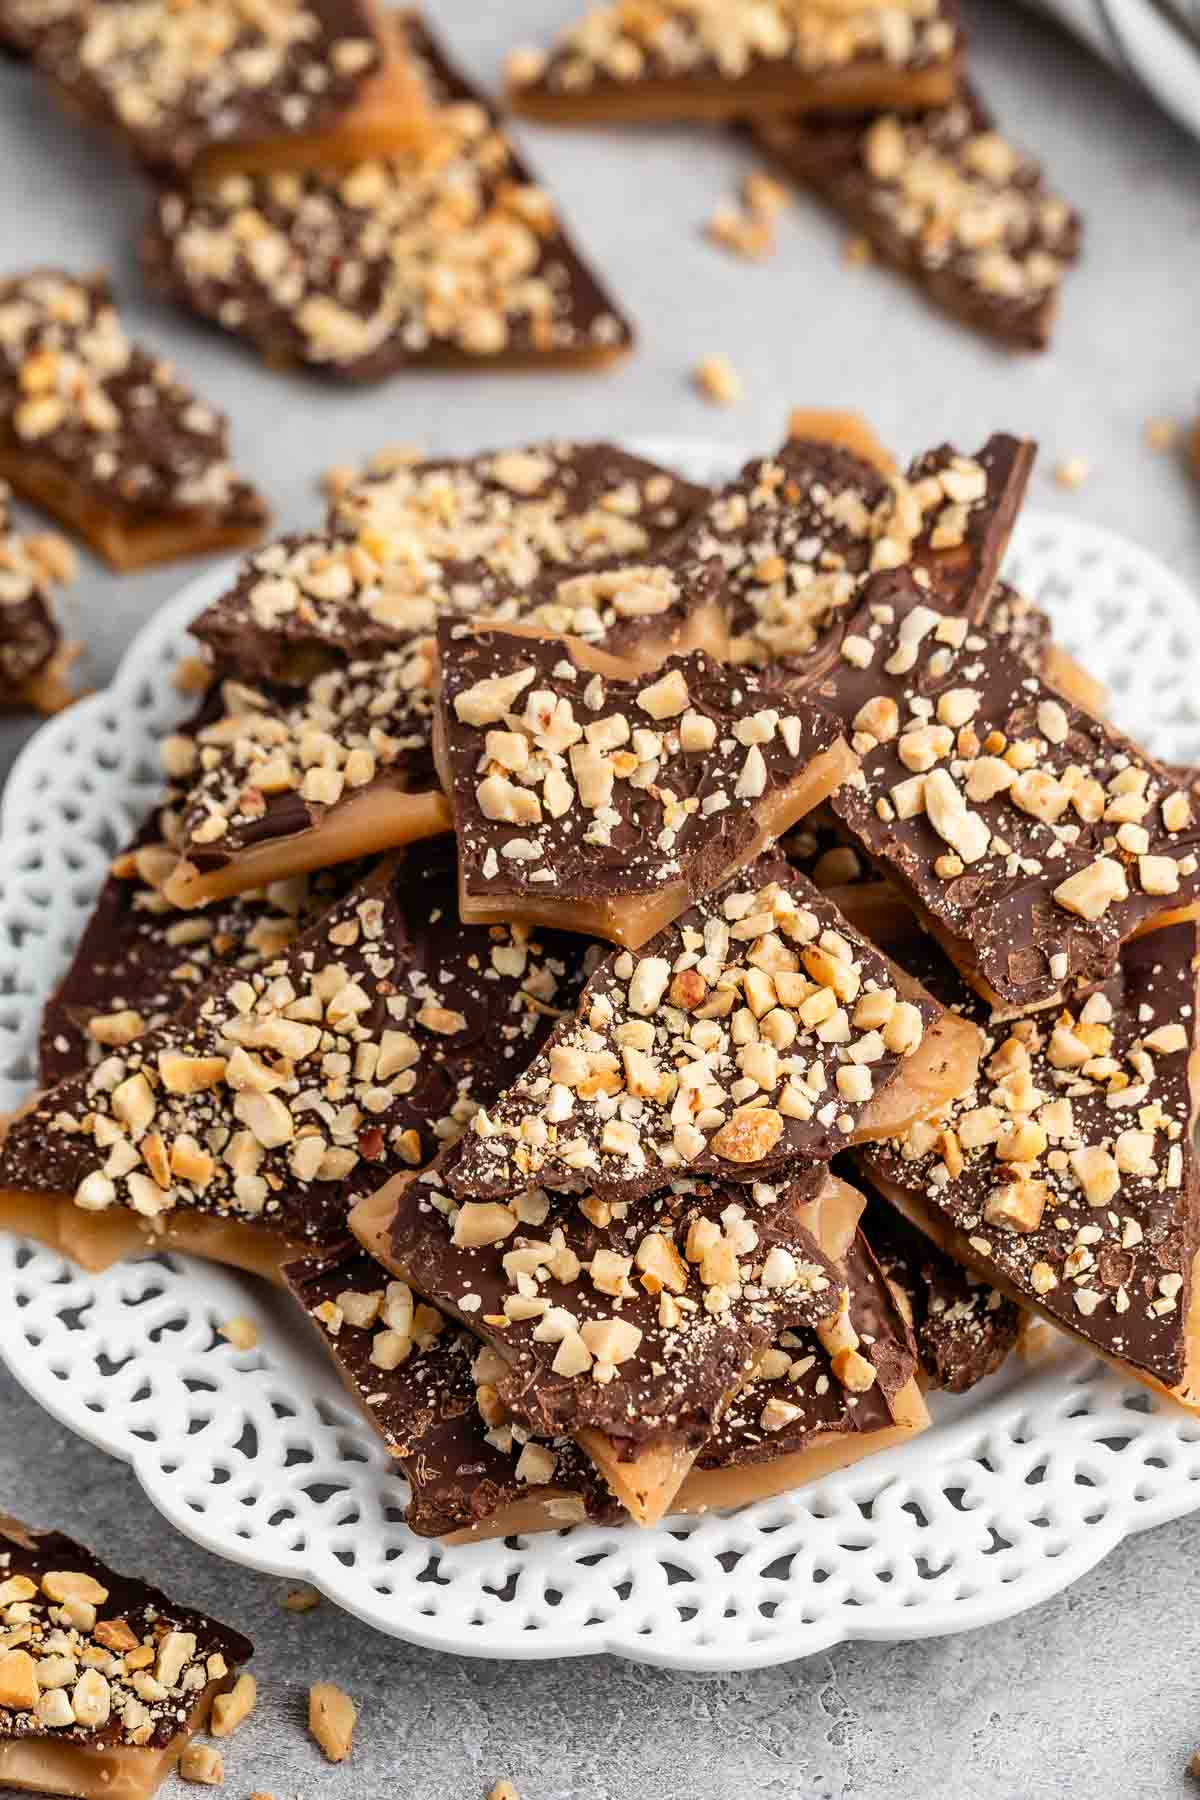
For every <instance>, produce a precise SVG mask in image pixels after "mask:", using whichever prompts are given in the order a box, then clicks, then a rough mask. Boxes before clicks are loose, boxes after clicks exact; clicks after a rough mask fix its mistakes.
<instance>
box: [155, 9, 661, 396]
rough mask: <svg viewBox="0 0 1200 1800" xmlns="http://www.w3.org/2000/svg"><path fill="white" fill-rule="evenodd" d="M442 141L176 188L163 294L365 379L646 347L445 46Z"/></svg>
mask: <svg viewBox="0 0 1200 1800" xmlns="http://www.w3.org/2000/svg"><path fill="white" fill-rule="evenodd" d="M424 54H425V61H426V62H427V63H428V64H429V65H430V67H431V68H432V69H433V71H434V77H435V79H436V83H437V87H438V93H439V96H445V100H446V103H445V104H441V105H439V106H438V108H437V111H436V117H435V120H434V124H433V128H432V129H431V131H430V132H429V134H428V135H427V136H426V135H425V134H422V135H421V136H420V137H419V139H418V141H417V143H415V144H414V146H413V147H412V148H411V149H410V150H408V151H405V152H402V153H397V154H396V155H394V156H389V157H373V158H371V159H370V160H368V161H365V162H361V163H357V164H355V165H354V166H352V167H350V168H317V169H307V170H304V171H302V172H299V173H296V172H292V171H288V172H285V173H282V174H278V173H269V172H268V173H259V174H243V173H239V174H231V175H225V176H213V177H211V178H201V179H200V180H199V181H198V182H196V183H195V184H193V185H191V186H182V185H181V186H176V187H169V188H166V189H164V190H163V191H162V192H161V193H160V194H159V195H158V197H157V198H156V200H155V202H154V206H153V210H152V214H151V219H150V224H149V227H148V230H147V234H146V240H145V261H146V267H147V271H148V274H149V276H150V279H151V280H152V282H153V283H154V284H155V285H156V286H157V287H158V288H159V289H160V290H161V291H162V292H163V293H164V294H165V295H166V296H167V298H168V299H171V300H174V301H176V302H177V303H178V304H179V305H181V306H184V307H186V308H188V309H189V310H190V311H193V312H197V313H199V314H200V315H201V316H202V317H203V318H207V319H210V320H212V321H213V322H214V323H215V324H218V325H220V326H222V327H223V328H224V329H225V330H228V331H233V332H235V333H236V334H237V335H238V336H240V337H243V338H245V339H246V340H247V342H248V343H250V344H251V345H253V346H254V347H255V348H257V349H258V350H259V351H260V352H261V353H262V355H263V356H265V358H266V359H267V361H268V362H269V363H271V364H273V365H276V366H278V365H284V366H287V365H293V364H297V363H303V364H310V365H312V366H314V367H316V368H318V369H321V370H323V371H324V372H325V373H326V374H329V375H334V376H339V377H342V378H344V379H348V380H351V381H373V380H379V379H381V378H382V377H384V376H386V375H391V374H394V373H395V372H396V371H397V370H399V369H401V368H405V367H407V366H408V365H410V364H413V363H434V364H439V365H443V366H444V365H450V366H452V367H455V366H457V367H473V368H478V367H480V366H481V365H482V366H487V365H489V364H491V365H495V364H497V363H500V364H508V365H513V366H518V367H520V366H526V367H536V368H550V367H555V366H565V367H577V366H580V365H600V364H604V363H609V362H611V361H613V360H614V359H615V358H616V357H619V356H621V355H623V354H624V353H625V352H627V351H628V350H629V348H630V347H631V345H632V342H633V333H632V330H631V328H630V326H629V325H628V323H627V322H626V321H625V320H624V319H623V318H622V317H620V316H619V314H618V313H617V312H616V310H615V308H614V306H613V303H612V302H611V300H610V299H609V297H608V295H607V294H606V293H605V292H604V290H603V288H602V287H601V285H600V283H599V282H598V280H597V279H596V277H595V276H594V275H593V273H592V271H591V270H590V268H589V267H588V266H587V264H586V263H584V262H583V260H582V259H581V258H580V256H579V255H578V253H577V252H576V250H575V248H574V246H573V245H572V244H571V242H570V240H569V239H568V237H567V235H566V233H565V231H564V229H563V227H562V224H561V221H560V218H559V214H558V209H557V207H556V206H555V204H554V202H553V200H552V199H551V198H550V196H549V194H547V192H546V190H545V189H544V188H542V187H539V186H538V185H537V184H536V183H535V182H534V181H533V179H532V178H531V176H530V174H529V171H528V170H527V169H526V168H525V166H524V164H523V163H522V162H521V161H520V159H519V158H518V156H517V155H516V152H515V150H514V149H513V146H512V143H511V141H510V140H509V139H508V138H507V137H506V136H505V134H504V132H503V131H502V130H501V128H500V125H499V122H498V119H497V115H496V114H495V112H494V111H492V110H491V109H490V108H489V107H488V106H487V105H486V103H485V102H484V101H483V99H482V98H481V97H480V96H479V95H477V94H476V93H475V91H474V90H473V89H472V88H470V87H469V86H468V85H467V84H466V83H465V82H464V81H463V80H462V78H461V77H460V76H458V75H457V74H456V73H455V72H454V71H453V70H452V69H451V68H450V67H449V65H448V64H447V63H446V61H445V58H444V57H443V56H442V55H441V52H440V51H439V50H436V49H435V48H434V47H433V46H432V45H427V46H426V49H425V53H424Z"/></svg>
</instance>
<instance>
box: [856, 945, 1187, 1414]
mask: <svg viewBox="0 0 1200 1800" xmlns="http://www.w3.org/2000/svg"><path fill="white" fill-rule="evenodd" d="M1196 953H1197V939H1196V932H1195V928H1194V926H1192V925H1190V924H1186V925H1175V926H1171V927H1169V928H1168V929H1165V930H1162V931H1156V932H1152V933H1150V934H1148V935H1146V936H1143V937H1139V938H1136V939H1135V940H1134V941H1133V942H1132V943H1129V944H1127V945H1126V946H1125V947H1124V949H1123V950H1122V952H1121V958H1120V965H1119V968H1118V970H1117V972H1116V973H1115V974H1114V975H1113V976H1111V977H1110V978H1109V979H1107V980H1105V981H1103V982H1100V983H1097V984H1095V985H1094V986H1093V987H1092V988H1090V989H1088V990H1086V991H1085V992H1083V993H1080V994H1078V995H1076V996H1075V997H1074V998H1072V1000H1071V1001H1070V1002H1069V1003H1068V1004H1067V1006H1066V1007H1065V1008H1064V1009H1063V1010H1062V1011H1060V1012H1058V1013H1054V1012H1049V1011H1044V1012H1034V1013H1026V1014H1023V1015H1021V1016H1018V1017H1014V1018H1012V1019H1010V1020H1009V1021H1008V1022H1007V1023H1006V1024H1002V1025H991V1026H989V1027H988V1029H989V1030H990V1033H991V1036H990V1039H989V1043H988V1047H987V1053H986V1056H985V1060H984V1062H983V1064H982V1065H981V1068H980V1075H979V1081H978V1084H977V1086H976V1087H975V1088H974V1089H973V1090H972V1091H970V1092H969V1093H967V1094H964V1095H963V1096H962V1098H961V1099H960V1100H958V1101H956V1102H955V1104H954V1105H953V1106H951V1107H949V1108H947V1109H946V1110H945V1112H944V1113H943V1114H942V1116H941V1118H940V1119H939V1120H937V1121H934V1122H932V1123H925V1122H922V1123H919V1124H917V1125H915V1126H914V1127H912V1128H911V1129H910V1131H909V1132H908V1133H907V1134H906V1135H905V1136H904V1137H902V1138H900V1139H898V1140H895V1141H893V1142H890V1143H886V1144H873V1145H870V1146H865V1147H862V1148H860V1149H859V1151H858V1152H856V1158H857V1160H858V1161H859V1162H860V1163H861V1166H862V1168H863V1170H864V1172H865V1173H866V1175H867V1177H868V1179H869V1180H870V1181H871V1183H872V1184H873V1185H874V1186H875V1187H876V1188H878V1190H879V1191H880V1193H882V1194H883V1195H885V1196H886V1197H887V1199H888V1200H890V1201H891V1202H892V1204H893V1205H894V1206H896V1207H897V1208H898V1209H899V1210H900V1211H901V1212H902V1213H904V1214H905V1215H906V1216H907V1217H908V1218H909V1219H910V1220H911V1221H912V1222H913V1224H915V1225H918V1226H919V1227H920V1228H921V1230H922V1231H925V1232H927V1233H928V1234H929V1236H930V1237H932V1238H933V1240H934V1242H935V1243H937V1244H940V1245H941V1246H942V1247H943V1248H944V1249H945V1250H947V1251H948V1252H949V1253H950V1254H951V1255H953V1256H954V1257H955V1259H956V1260H958V1261H961V1262H963V1263H965V1264H967V1265H968V1266H969V1267H971V1268H973V1269H975V1270H976V1271H977V1273H978V1274H980V1275H981V1276H982V1277H983V1278H984V1279H985V1280H986V1281H988V1282H990V1283H993V1284H994V1285H995V1286H996V1287H998V1288H1000V1289H1001V1290H1002V1291H1003V1292H1004V1293H1005V1294H1006V1295H1008V1296H1009V1297H1010V1298H1011V1299H1014V1300H1016V1301H1018V1302H1019V1303H1020V1304H1021V1305H1022V1306H1026V1307H1030V1308H1033V1309H1034V1310H1036V1311H1038V1312H1040V1313H1042V1314H1043V1315H1044V1316H1045V1317H1046V1318H1048V1319H1049V1320H1050V1322H1051V1323H1052V1324H1054V1325H1057V1326H1059V1327H1061V1328H1062V1329H1063V1330H1065V1331H1068V1332H1070V1333H1071V1334H1072V1335H1073V1336H1074V1337H1076V1338H1077V1339H1080V1340H1081V1341H1083V1342H1084V1343H1086V1344H1088V1345H1089V1346H1090V1347H1091V1348H1093V1349H1095V1350H1098V1351H1099V1352H1100V1353H1101V1354H1102V1355H1103V1356H1106V1357H1107V1358H1108V1359H1109V1360H1110V1361H1113V1362H1115V1363H1116V1364H1117V1365H1118V1366H1119V1367H1120V1368H1122V1369H1123V1370H1126V1371H1127V1372H1128V1373H1129V1374H1131V1375H1133V1376H1134V1377H1135V1378H1136V1379H1137V1380H1139V1381H1142V1382H1145V1383H1146V1384H1147V1385H1149V1386H1151V1387H1155V1388H1158V1389H1160V1390H1162V1391H1164V1392H1167V1393H1169V1394H1171V1395H1172V1396H1173V1397H1174V1398H1175V1399H1177V1400H1180V1401H1182V1402H1183V1403H1184V1404H1185V1405H1188V1406H1191V1407H1193V1408H1200V1369H1198V1368H1197V1366H1196V1358H1195V1355H1194V1342H1195V1333H1194V1331H1193V1329H1192V1300H1193V1277H1194V1262H1195V1256H1196V1245H1197V1228H1196V1216H1195V1214H1196V1168H1195V1152H1194V1149H1193V1143H1192V1119H1193V1116H1194V1108H1195V1095H1194V1091H1193V1081H1192V1070H1193V1066H1194V1058H1195V1054H1196V1043H1197V1005H1196ZM938 960H940V959H938V958H937V955H936V952H935V951H934V950H933V949H932V948H929V949H927V950H926V952H925V955H924V958H923V960H922V961H921V963H919V964H918V963H916V962H914V967H916V966H920V967H921V968H922V972H923V973H925V972H926V969H927V968H928V973H929V979H931V980H932V981H933V982H934V983H935V985H937V986H938V987H939V989H940V991H941V992H943V993H944V994H946V995H947V996H948V995H949V994H950V993H951V992H953V991H954V990H955V989H956V987H957V995H958V1004H959V1005H960V1007H961V1008H962V1009H963V1011H964V1012H965V1013H968V1014H969V1013H971V1012H972V1011H974V1012H975V1013H976V1016H978V1017H980V1020H981V1022H983V1020H982V1007H981V1005H980V1003H979V1002H978V1000H977V999H976V998H975V996H973V995H972V994H971V993H970V992H969V990H965V989H964V988H963V987H962V985H961V984H960V983H957V981H956V977H955V976H954V974H953V971H951V970H950V969H949V968H948V966H947V965H945V964H944V963H943V964H942V969H941V972H940V974H939V973H938V972H937V969H936V967H935V964H936V962H937V961H938Z"/></svg>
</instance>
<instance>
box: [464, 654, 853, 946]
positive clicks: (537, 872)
mask: <svg viewBox="0 0 1200 1800" xmlns="http://www.w3.org/2000/svg"><path fill="white" fill-rule="evenodd" d="M438 662H439V669H440V681H439V698H438V707H437V717H436V723H435V728H434V750H435V756H436V760H437V766H438V772H439V775H440V777H441V782H442V787H443V789H444V791H445V793H446V794H447V795H448V796H449V798H450V802H451V805H452V808H453V812H454V827H455V834H456V840H457V846H458V866H459V907H460V911H461V913H462V916H463V918H464V919H474V920H483V919H524V920H526V921H528V922H533V921H536V920H546V921H549V920H552V919H557V920H560V921H562V920H569V921H571V923H572V925H573V927H574V929H576V930H581V931H589V932H594V933H595V934H596V935H597V936H599V937H606V938H609V939H610V940H611V941H612V942H614V943H618V944H624V945H626V946H628V947H629V948H631V949H637V948H638V947H639V945H641V944H643V943H645V941H646V939H647V938H649V937H652V936H653V935H654V934H655V932H657V931H661V930H662V929H663V928H664V927H665V926H667V925H669V924H670V923H671V921H672V919H674V918H675V917H677V916H678V914H679V913H680V912H682V911H683V910H684V909H685V908H686V907H687V906H689V905H690V904H691V903H692V901H693V900H694V899H695V898H696V897H697V896H698V895H701V894H704V893H706V892H708V891H709V890H711V889H712V888H714V887H719V886H721V885H723V884H724V883H725V882H726V881H727V880H728V879H729V877H730V876H731V875H732V874H734V873H735V872H736V870H737V869H739V868H743V867H745V866H746V864H747V863H750V862H752V861H753V860H754V858H755V857H757V856H758V855H759V854H760V853H761V852H762V850H763V849H764V848H765V847H766V845H767V844H769V843H771V842H773V840H774V839H775V838H777V837H779V836H780V835H781V834H782V833H783V832H785V831H787V830H790V828H791V827H792V826H793V825H794V824H795V823H796V821H797V819H799V818H802V817H803V816H804V815H805V814H806V813H808V812H811V811H812V809H813V807H814V806H818V805H820V804H821V802H822V801H824V800H825V799H826V798H827V797H828V795H829V794H830V793H832V792H833V790H834V789H835V788H836V787H837V786H838V785H839V784H840V783H841V782H842V781H844V780H846V779H847V778H848V777H849V775H850V774H851V773H852V771H853V769H854V767H855V763H854V759H853V757H852V755H851V753H850V751H849V749H848V747H847V746H846V743H845V740H844V739H843V738H842V737H841V731H840V726H839V725H838V723H837V722H836V721H834V720H833V719H832V718H830V717H829V716H828V715H826V714H824V713H822V712H821V711H820V709H819V708H817V707H814V706H813V705H811V704H810V703H808V702H807V701H799V702H793V701H790V700H789V698H788V696H787V695H786V694H785V693H781V692H780V691H779V690H775V689H772V688H771V687H769V686H768V685H767V684H766V682H765V681H762V680H760V679H758V677H757V676H756V675H755V674H754V673H753V672H752V671H747V670H733V669H730V668H728V667H727V666H724V665H722V664H719V663H715V662H713V661H712V659H711V658H709V657H707V656H705V655H704V654H703V652H696V653H695V654H694V655H692V656H686V657H671V658H669V659H668V660H667V662H665V663H664V664H663V665H662V667H661V668H660V669H659V670H658V671H656V673H655V675H654V676H653V677H646V678H644V679H638V680H634V681H629V680H626V679H622V669H621V665H620V664H616V665H614V663H613V660H612V659H611V658H610V657H607V656H604V655H598V654H597V653H595V652H594V651H591V650H590V649H589V647H588V646H587V645H585V644H583V643H581V642H579V641H578V640H572V639H564V638H533V637H527V636H516V635H513V634H512V633H509V632H506V631H502V630H495V629H492V628H491V627H487V626H469V625H453V624H450V623H448V622H443V624H442V626H441V628H440V630H439V634H438ZM614 671H615V672H614Z"/></svg>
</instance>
